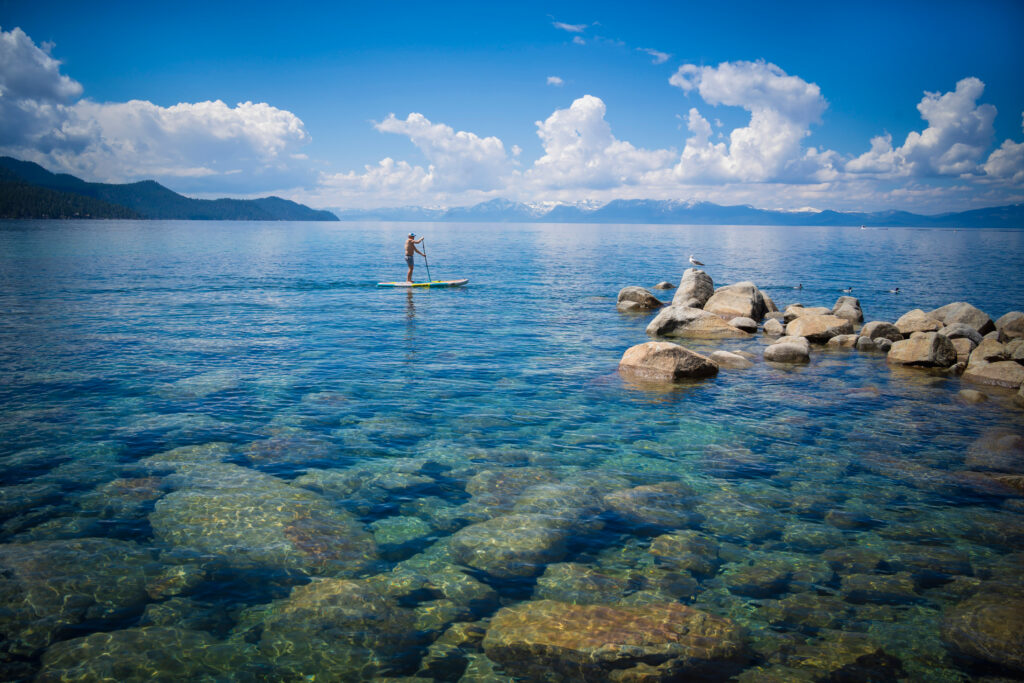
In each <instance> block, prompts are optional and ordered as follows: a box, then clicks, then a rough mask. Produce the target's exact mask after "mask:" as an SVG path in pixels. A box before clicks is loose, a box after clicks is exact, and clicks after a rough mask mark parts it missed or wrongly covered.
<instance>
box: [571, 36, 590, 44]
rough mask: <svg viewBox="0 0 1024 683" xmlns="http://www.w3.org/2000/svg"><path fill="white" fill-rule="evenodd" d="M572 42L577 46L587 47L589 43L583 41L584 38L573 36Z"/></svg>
mask: <svg viewBox="0 0 1024 683" xmlns="http://www.w3.org/2000/svg"><path fill="white" fill-rule="evenodd" d="M572 42H573V43H575V44H576V45H586V44H587V41H585V40H583V38H581V37H579V36H573V38H572Z"/></svg>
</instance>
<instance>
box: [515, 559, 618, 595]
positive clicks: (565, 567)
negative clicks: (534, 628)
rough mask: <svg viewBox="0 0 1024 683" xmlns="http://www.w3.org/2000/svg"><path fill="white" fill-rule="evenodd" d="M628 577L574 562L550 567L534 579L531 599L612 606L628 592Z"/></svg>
mask: <svg viewBox="0 0 1024 683" xmlns="http://www.w3.org/2000/svg"><path fill="white" fill-rule="evenodd" d="M630 588H631V586H630V581H629V579H628V578H623V577H616V576H611V575H608V574H603V573H601V572H598V571H596V570H595V569H594V568H593V567H589V566H587V565H584V564H578V563H575V562H565V563H561V564H552V565H549V566H548V568H547V569H545V570H544V574H542V575H541V576H540V577H538V579H537V588H536V590H535V591H534V596H535V597H536V598H537V599H541V600H557V601H558V602H568V603H572V604H584V605H598V604H614V603H617V602H619V601H621V600H622V599H623V597H624V596H625V595H626V594H627V593H628V592H630Z"/></svg>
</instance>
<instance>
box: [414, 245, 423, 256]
mask: <svg viewBox="0 0 1024 683" xmlns="http://www.w3.org/2000/svg"><path fill="white" fill-rule="evenodd" d="M412 250H413V251H415V252H416V253H417V254H419V255H420V256H426V254H424V253H423V252H422V251H420V250H419V249H417V248H416V247H413V248H412Z"/></svg>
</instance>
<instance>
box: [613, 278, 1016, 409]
mask: <svg viewBox="0 0 1024 683" xmlns="http://www.w3.org/2000/svg"><path fill="white" fill-rule="evenodd" d="M617 308H618V309H619V310H620V311H623V312H650V311H655V310H657V311H658V312H657V315H656V316H655V317H654V319H653V320H651V322H650V323H649V324H648V325H647V334H648V335H650V336H652V337H663V338H690V339H742V338H748V337H751V336H752V335H753V334H755V333H756V332H757V331H758V329H759V328H760V330H761V331H762V333H763V335H764V336H765V337H767V338H769V339H771V343H770V344H769V345H768V346H767V347H766V348H765V349H764V354H763V355H764V360H766V361H769V362H772V363H786V364H806V363H809V362H810V358H811V350H812V348H813V347H812V345H826V346H828V347H830V348H855V349H857V350H859V351H878V352H883V353H886V359H887V361H888V362H889V363H891V364H893V365H900V366H907V367H919V368H938V369H942V370H945V371H947V372H950V373H953V374H958V375H962V376H963V379H964V381H967V382H972V383H976V384H982V385H989V386H998V387H1006V388H1009V389H1014V390H1017V391H1018V395H1017V397H1016V400H1017V402H1018V403H1019V404H1021V405H1024V312H1021V311H1013V312H1010V313H1007V314H1006V315H1004V316H1002V317H1001V318H999V319H998V320H996V321H993V320H992V319H991V318H990V317H989V316H988V315H987V314H985V313H984V312H983V311H981V310H979V309H978V308H976V307H975V306H973V305H971V304H969V303H967V302H964V301H958V302H954V303H950V304H947V305H945V306H942V307H940V308H937V309H935V310H933V311H927V312H926V311H924V310H921V309H914V310H911V311H908V312H907V313H905V314H904V315H902V316H900V318H899V319H898V320H896V321H895V322H887V321H881V320H874V321H870V322H868V323H866V324H864V311H863V309H862V308H861V304H860V301H859V300H858V299H856V298H855V297H852V296H840V297H839V298H838V299H837V300H836V302H835V304H833V305H832V306H831V307H823V306H822V307H812V306H803V305H802V304H799V303H795V304H791V305H789V306H787V307H786V309H785V310H783V311H779V310H778V308H777V307H776V305H775V302H774V301H772V299H771V297H770V296H768V295H767V294H766V293H765V292H763V291H761V290H760V289H759V288H758V287H757V285H755V284H754V283H753V282H739V283H736V284H731V285H726V286H723V287H718V288H715V286H714V282H713V281H712V279H711V277H710V276H709V275H708V274H707V273H706V272H704V271H703V270H699V269H697V268H689V269H687V270H686V271H685V272H684V273H683V277H682V280H681V281H680V284H679V287H678V288H677V289H676V292H675V295H674V296H673V298H672V302H671V303H670V304H669V305H665V304H664V303H663V302H662V301H660V300H659V299H658V298H657V297H655V296H654V295H653V294H652V293H651V292H649V291H648V290H646V289H644V288H642V287H636V286H630V287H626V288H624V289H622V290H621V291H620V292H619V295H618V304H617ZM723 354H729V352H715V354H712V356H711V357H708V356H705V355H702V354H699V353H696V352H694V351H691V350H689V349H686V348H684V347H682V346H679V345H678V344H673V343H668V342H660V341H652V342H647V343H644V344H638V345H636V346H633V347H630V348H629V349H627V350H626V352H625V353H624V354H623V356H622V360H621V361H620V363H619V370H620V372H621V373H623V374H624V375H627V376H630V377H633V378H636V379H640V380H647V381H670V382H671V381H678V380H681V379H700V378H706V377H712V376H714V375H715V374H717V372H718V370H719V367H721V366H723V365H724V366H726V367H749V359H742V358H741V359H740V360H739V361H737V360H736V359H735V358H731V357H730V356H731V355H735V354H729V355H723ZM716 356H717V357H716ZM744 361H746V362H744Z"/></svg>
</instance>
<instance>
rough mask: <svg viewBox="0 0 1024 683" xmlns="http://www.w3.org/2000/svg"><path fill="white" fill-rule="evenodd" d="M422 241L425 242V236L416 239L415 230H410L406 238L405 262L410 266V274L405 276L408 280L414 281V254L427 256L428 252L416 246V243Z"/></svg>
mask: <svg viewBox="0 0 1024 683" xmlns="http://www.w3.org/2000/svg"><path fill="white" fill-rule="evenodd" d="M421 242H423V238H422V237H421V238H419V239H416V233H414V232H410V233H409V236H408V237H407V238H406V240H405V262H406V264H407V265H408V266H409V274H408V275H406V276H405V281H406V282H412V267H413V265H415V264H414V262H413V254H414V253H416V254H419V255H420V256H426V254H424V253H423V252H422V251H420V250H419V249H417V248H416V245H417V244H420V243H421Z"/></svg>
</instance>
